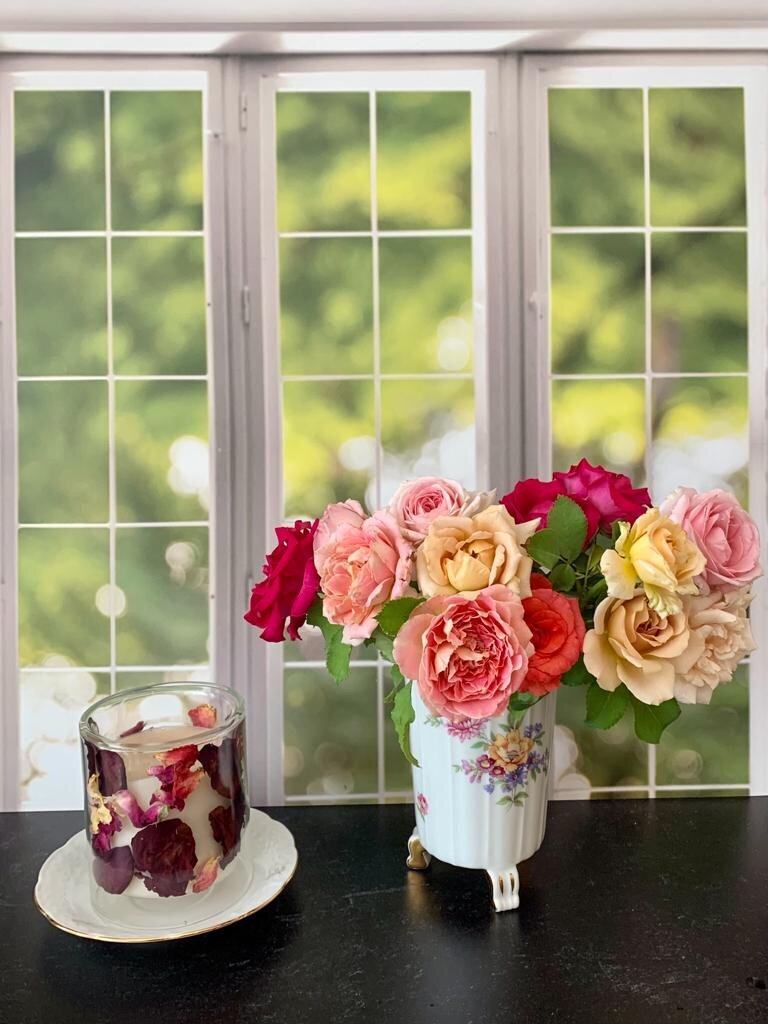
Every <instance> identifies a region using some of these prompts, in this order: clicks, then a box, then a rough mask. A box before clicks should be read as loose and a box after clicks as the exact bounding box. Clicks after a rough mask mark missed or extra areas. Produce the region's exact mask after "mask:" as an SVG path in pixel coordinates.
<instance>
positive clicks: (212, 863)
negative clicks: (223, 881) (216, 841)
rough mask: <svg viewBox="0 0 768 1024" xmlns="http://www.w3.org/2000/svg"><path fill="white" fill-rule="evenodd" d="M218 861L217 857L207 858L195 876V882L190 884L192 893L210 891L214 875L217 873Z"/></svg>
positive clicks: (214, 878) (214, 879)
mask: <svg viewBox="0 0 768 1024" xmlns="http://www.w3.org/2000/svg"><path fill="white" fill-rule="evenodd" d="M219 860H220V858H219V857H209V858H208V860H207V861H206V862H205V864H203V866H202V867H201V868H200V870H199V871H198V873H197V874H196V875H195V880H194V882H193V883H192V892H205V890H206V889H210V887H211V886H212V885H213V883H214V882H215V881H216V875H217V874H218V873H219Z"/></svg>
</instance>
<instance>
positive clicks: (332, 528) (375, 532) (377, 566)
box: [315, 501, 412, 646]
mask: <svg viewBox="0 0 768 1024" xmlns="http://www.w3.org/2000/svg"><path fill="white" fill-rule="evenodd" d="M411 554H412V552H411V548H410V545H409V544H408V543H407V542H406V541H405V540H404V539H403V537H402V536H401V534H400V528H399V527H398V525H397V521H396V520H395V518H394V517H393V516H391V515H390V514H389V512H376V513H374V515H372V516H368V517H366V516H365V514H364V513H363V510H362V508H361V507H360V505H359V504H358V503H357V502H356V501H345V502H341V503H339V504H336V505H330V506H329V507H328V508H327V509H326V511H325V513H324V514H323V517H322V519H321V520H320V524H319V526H318V529H317V533H316V534H315V567H316V569H317V571H318V573H319V574H320V589H321V590H322V592H323V613H324V615H325V617H326V618H327V619H328V621H329V622H333V623H335V624H336V625H340V626H343V627H344V633H343V639H344V642H345V643H347V644H352V645H353V646H357V645H358V644H360V643H362V641H363V640H365V639H367V638H368V637H369V636H370V635H371V633H373V631H374V630H375V629H376V616H377V615H378V613H379V612H380V611H381V607H382V605H384V604H385V603H386V602H387V601H390V600H391V599H392V598H396V597H402V596H403V595H404V594H406V593H407V592H408V590H409V585H410V579H411Z"/></svg>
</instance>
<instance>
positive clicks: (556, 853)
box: [0, 798, 768, 1024]
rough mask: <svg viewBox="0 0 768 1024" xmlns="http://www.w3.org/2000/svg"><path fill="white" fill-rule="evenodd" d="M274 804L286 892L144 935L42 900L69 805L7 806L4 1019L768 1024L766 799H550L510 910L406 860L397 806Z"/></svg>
mask: <svg viewBox="0 0 768 1024" xmlns="http://www.w3.org/2000/svg"><path fill="white" fill-rule="evenodd" d="M269 813H270V814H272V815H273V816H274V817H275V818H278V819H279V820H280V821H283V822H284V823H285V824H286V825H287V826H288V827H289V828H290V829H291V831H292V832H293V834H294V836H295V838H296V845H297V847H298V850H299V866H298V870H297V872H296V875H295V877H294V879H293V881H292V882H291V884H290V885H289V886H288V888H287V889H285V890H284V892H283V893H282V894H281V895H280V896H279V897H278V898H277V899H276V900H275V901H274V902H273V903H271V904H270V905H269V906H268V907H266V908H265V909H264V910H262V911H260V912H259V913H257V914H255V915H254V916H252V917H250V918H248V919H246V920H244V921H241V922H239V923H238V924H235V925H232V926H231V927H229V928H225V929H222V930H221V931H218V932H212V933H210V934H208V935H201V936H197V937H195V938H189V939H185V940H183V941H178V942H174V943H158V944H153V945H147V946H134V945H130V946H126V945H112V944H106V943H98V942H89V941H88V940H85V939H79V938H75V937H73V936H71V935H67V934H65V933H63V932H60V931H58V930H57V929H55V928H53V927H52V926H51V925H50V924H49V923H48V922H47V921H46V920H44V918H43V917H42V916H41V915H40V914H39V913H38V912H37V911H36V909H35V907H34V904H33V901H32V890H33V887H34V883H35V880H36V878H37V872H38V869H39V868H40V865H41V864H42V862H43V860H44V859H45V858H46V856H47V855H48V854H49V853H50V852H51V851H52V850H53V849H55V848H56V847H57V846H58V845H60V844H61V843H62V842H63V841H64V840H66V839H67V838H68V837H69V836H70V835H71V834H72V833H73V832H75V831H77V829H78V828H79V827H80V825H81V820H82V819H81V816H80V815H79V814H73V813H27V814H3V815H0V1022H2V1024H38V1022H40V1024H43V1022H45V1024H70V1022H77V1024H91V1022H108V1024H112V1022H114V1024H123V1022H126V1024H128V1022H130V1024H182V1022H183V1024H204V1022H208V1021H211V1022H213V1021H216V1022H218V1021H225V1022H227V1024H239V1022H252V1021H253V1022H255V1021H279V1022H281V1024H292V1022H294V1021H296V1022H305V1021H306V1022H315V1021H317V1022H320V1024H336V1022H356V1021H366V1022H367V1021H371V1022H375V1024H382V1022H389V1021H397V1022H398V1024H411V1022H414V1024H417V1022H421V1021H424V1022H430V1024H433V1022H442V1021H449V1022H454V1021H456V1022H458V1024H495V1022H497V1021H498V1022H516V1021H525V1022H538V1021H555V1020H557V1021H560V1022H573V1024H580V1022H585V1024H601V1022H603V1021H618V1022H621V1024H634V1022H635V1021H638V1022H642V1024H661V1022H666V1021H675V1022H687V1021H695V1022H699V1021H701V1022H702V1024H703V1022H706V1024H719V1022H731V1021H734V1022H736V1021H738V1022H741V1024H749V1022H752V1021H760V1022H761V1024H766V1022H768V989H766V982H767V981H768V798H752V799H739V798H732V799H689V800H656V801H604V802H592V803H588V802H573V803H554V804H550V810H549V821H548V832H547V837H546V839H545V841H544V846H543V847H542V849H541V850H540V851H539V853H537V854H536V855H535V856H534V857H533V858H531V860H529V861H528V862H526V863H525V864H523V865H522V866H521V868H520V877H521V906H520V909H519V910H518V911H509V912H507V913H503V914H495V913H494V911H493V907H492V904H491V900H490V891H489V886H488V883H487V881H486V876H485V875H484V873H483V872H480V871H467V870H461V869H458V868H454V867H451V866H449V865H447V864H442V863H440V862H438V861H433V862H432V866H431V867H430V869H429V870H428V871H426V872H424V873H421V872H410V871H408V870H407V869H406V867H405V864H404V855H405V846H406V840H407V837H408V836H409V834H410V832H411V829H412V827H413V808H411V807H409V806H385V807H363V806H346V807H313V808H303V807H292V808H273V809H271V810H270V811H269Z"/></svg>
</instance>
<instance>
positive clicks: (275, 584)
mask: <svg viewBox="0 0 768 1024" xmlns="http://www.w3.org/2000/svg"><path fill="white" fill-rule="evenodd" d="M317 528H318V523H317V520H315V521H314V523H309V522H303V521H302V520H300V519H297V520H296V522H295V523H294V525H293V526H278V528H277V529H276V530H275V535H276V536H277V547H276V548H275V549H274V551H270V553H269V554H268V555H267V561H266V565H265V566H264V570H263V571H264V579H263V580H261V582H259V583H257V584H256V586H255V587H254V588H253V590H252V591H251V605H250V608H249V609H248V611H247V612H246V613H245V615H244V616H243V618H244V619H245V621H246V622H248V623H250V624H251V625H252V626H257V627H258V628H259V629H261V630H263V632H262V634H261V638H262V640H269V641H271V642H272V643H279V642H280V641H281V640H283V639H285V637H284V630H285V628H286V625H287V628H288V636H289V637H290V638H291V640H298V639H299V628H300V627H301V626H303V625H304V622H305V620H306V617H307V612H308V611H309V606H310V605H311V604H312V602H313V601H314V600H315V598H316V597H317V588H318V584H319V582H320V580H319V577H318V575H317V572H316V570H315V566H314V561H313V550H312V545H313V541H314V537H315V531H316V530H317Z"/></svg>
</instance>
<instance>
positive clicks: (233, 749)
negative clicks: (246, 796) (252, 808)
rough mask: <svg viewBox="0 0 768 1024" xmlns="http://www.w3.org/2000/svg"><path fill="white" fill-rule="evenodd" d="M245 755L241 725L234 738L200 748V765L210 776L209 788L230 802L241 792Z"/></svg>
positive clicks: (227, 738)
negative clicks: (217, 744) (211, 787)
mask: <svg viewBox="0 0 768 1024" xmlns="http://www.w3.org/2000/svg"><path fill="white" fill-rule="evenodd" d="M244 755H245V735H244V730H243V727H242V725H241V726H238V728H237V730H236V732H235V734H234V736H227V737H226V738H225V739H223V740H222V741H221V744H220V746H216V744H214V743H206V744H205V746H204V747H201V748H200V753H199V755H198V758H199V760H200V764H201V765H202V766H203V768H205V770H206V772H207V773H208V775H209V776H210V779H211V786H213V788H214V789H215V790H216V792H217V793H220V794H221V795H222V796H226V797H228V798H229V799H230V800H234V799H236V798H238V797H239V796H240V795H241V794H242V791H243V779H242V764H243V759H244Z"/></svg>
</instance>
